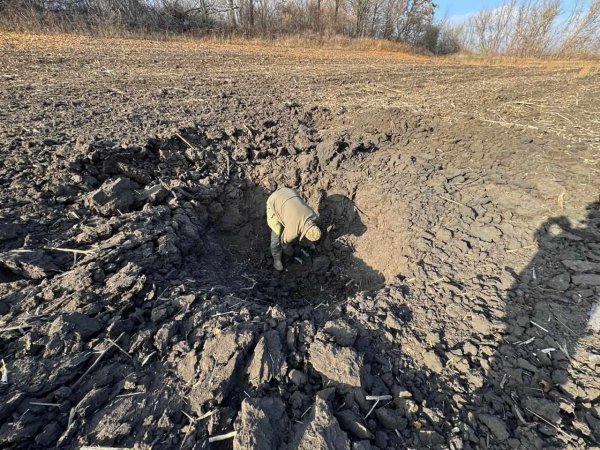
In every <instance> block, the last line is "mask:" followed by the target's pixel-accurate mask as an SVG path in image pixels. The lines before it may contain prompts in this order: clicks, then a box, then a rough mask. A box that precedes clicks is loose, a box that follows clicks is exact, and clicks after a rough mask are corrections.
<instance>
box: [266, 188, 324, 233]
mask: <svg viewBox="0 0 600 450" xmlns="http://www.w3.org/2000/svg"><path fill="white" fill-rule="evenodd" d="M269 209H270V210H271V211H272V212H273V214H274V215H275V217H276V218H277V221H278V222H279V223H280V224H281V225H283V235H282V236H281V242H282V244H284V245H287V244H290V243H291V242H293V241H295V240H296V239H302V238H303V237H304V235H305V234H306V232H307V231H308V229H309V228H310V227H311V226H312V225H314V224H315V223H316V221H317V219H318V218H319V216H318V215H317V213H316V212H315V211H314V210H313V209H312V208H311V207H310V206H308V205H307V204H306V202H305V201H304V200H303V199H302V197H300V194H298V192H296V191H295V190H294V189H290V188H281V189H278V190H276V191H275V192H273V193H272V194H271V195H270V196H269V198H268V200H267V210H269Z"/></svg>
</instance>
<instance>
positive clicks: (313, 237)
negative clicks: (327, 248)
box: [304, 223, 321, 242]
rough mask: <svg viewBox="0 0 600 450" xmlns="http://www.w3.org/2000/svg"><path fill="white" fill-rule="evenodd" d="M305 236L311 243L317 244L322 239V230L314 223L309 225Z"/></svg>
mask: <svg viewBox="0 0 600 450" xmlns="http://www.w3.org/2000/svg"><path fill="white" fill-rule="evenodd" d="M304 236H305V237H306V239H308V240H309V241H311V242H317V241H318V240H319V239H321V229H320V228H319V227H318V226H316V225H315V224H314V223H313V224H311V225H309V227H308V230H306V234H305V235H304Z"/></svg>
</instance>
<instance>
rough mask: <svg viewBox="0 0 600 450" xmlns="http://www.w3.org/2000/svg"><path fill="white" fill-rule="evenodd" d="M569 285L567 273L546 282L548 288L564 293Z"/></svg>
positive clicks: (569, 279) (569, 276) (569, 278)
mask: <svg viewBox="0 0 600 450" xmlns="http://www.w3.org/2000/svg"><path fill="white" fill-rule="evenodd" d="M569 284H571V275H569V274H568V273H567V272H564V273H561V274H559V275H556V276H555V277H552V278H551V279H550V280H549V281H548V286H550V287H551V288H552V289H556V290H557V291H566V290H567V289H569Z"/></svg>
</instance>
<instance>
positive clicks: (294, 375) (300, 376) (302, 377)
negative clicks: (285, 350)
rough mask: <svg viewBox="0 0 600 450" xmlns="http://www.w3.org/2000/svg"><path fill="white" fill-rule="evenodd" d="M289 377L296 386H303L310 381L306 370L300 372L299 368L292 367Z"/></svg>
mask: <svg viewBox="0 0 600 450" xmlns="http://www.w3.org/2000/svg"><path fill="white" fill-rule="evenodd" d="M288 378H289V379H290V381H291V382H292V383H294V384H295V385H296V386H303V385H305V384H306V382H307V381H308V376H306V374H305V373H304V372H300V371H299V370H298V369H292V370H290V371H289V373H288Z"/></svg>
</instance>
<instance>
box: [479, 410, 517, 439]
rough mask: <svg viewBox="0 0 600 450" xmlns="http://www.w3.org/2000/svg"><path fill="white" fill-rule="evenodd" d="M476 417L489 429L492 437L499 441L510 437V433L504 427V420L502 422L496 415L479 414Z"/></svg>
mask: <svg viewBox="0 0 600 450" xmlns="http://www.w3.org/2000/svg"><path fill="white" fill-rule="evenodd" d="M478 418H479V420H480V421H481V422H483V424H484V425H485V426H487V427H488V428H489V429H490V431H491V432H492V434H493V435H494V437H495V438H496V439H497V440H499V441H500V442H502V441H505V440H507V439H508V438H509V437H510V434H509V432H508V430H507V429H506V425H504V422H502V420H500V419H499V418H498V417H496V416H490V415H488V414H480V415H479V417H478Z"/></svg>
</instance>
